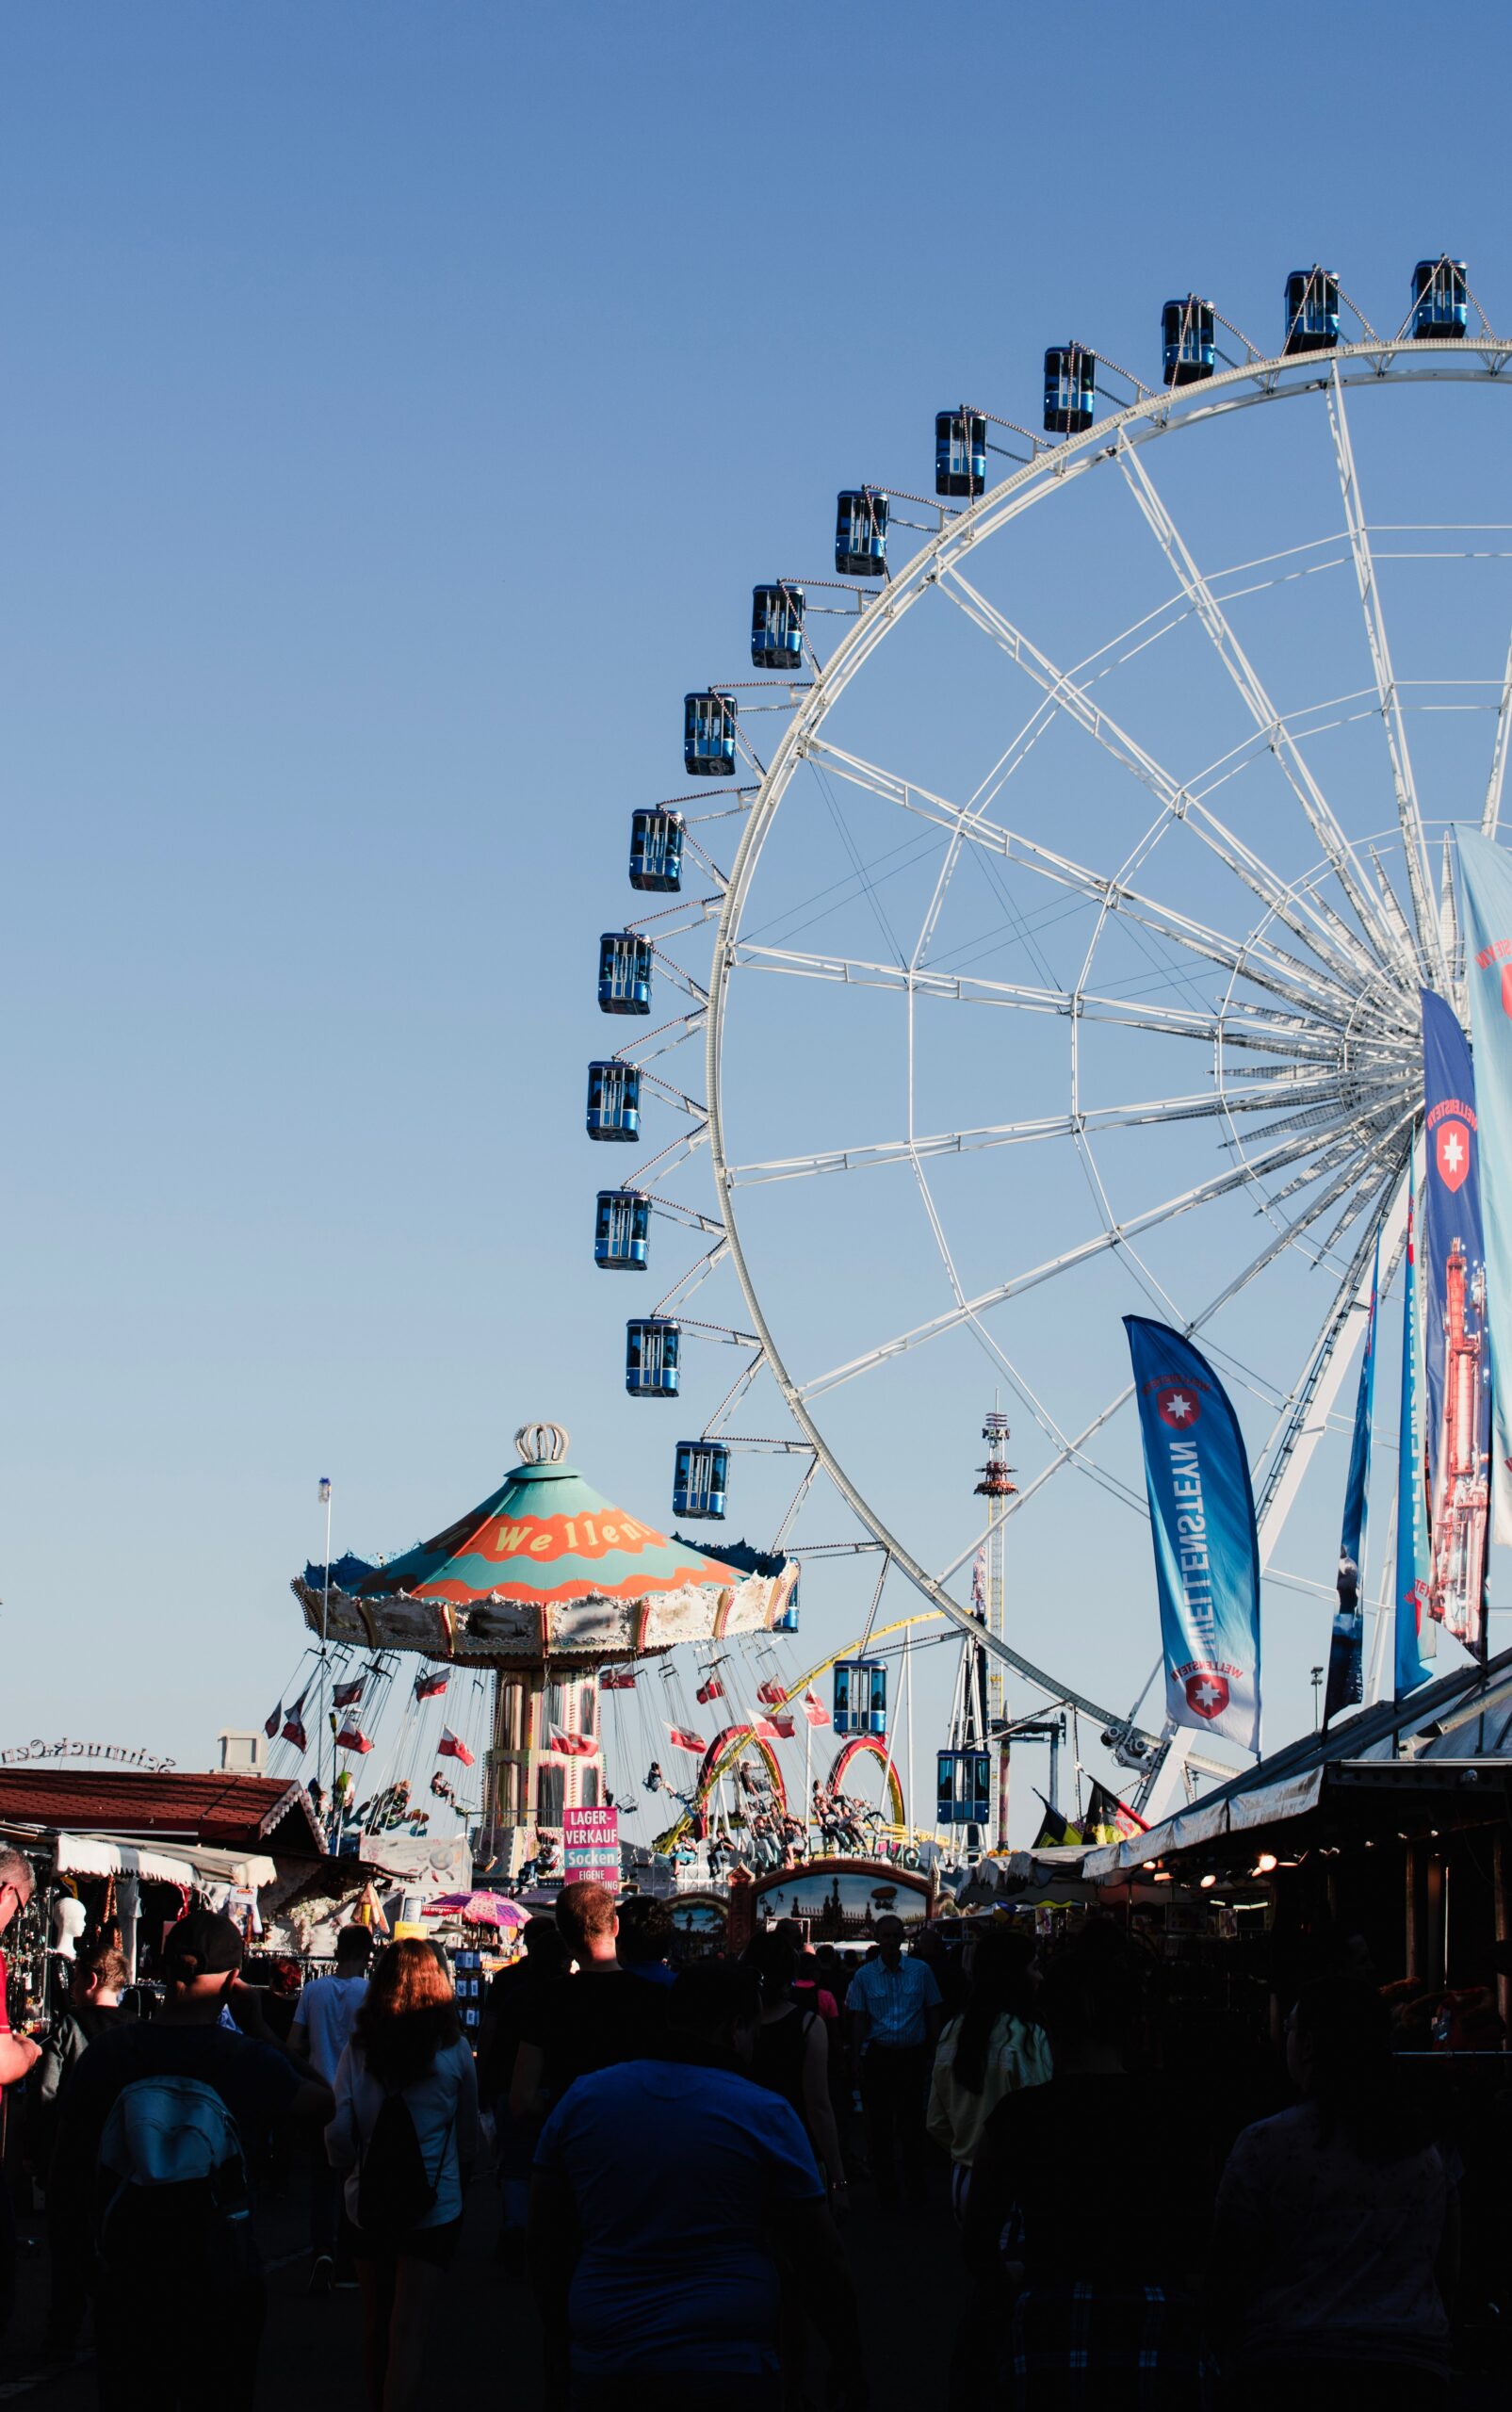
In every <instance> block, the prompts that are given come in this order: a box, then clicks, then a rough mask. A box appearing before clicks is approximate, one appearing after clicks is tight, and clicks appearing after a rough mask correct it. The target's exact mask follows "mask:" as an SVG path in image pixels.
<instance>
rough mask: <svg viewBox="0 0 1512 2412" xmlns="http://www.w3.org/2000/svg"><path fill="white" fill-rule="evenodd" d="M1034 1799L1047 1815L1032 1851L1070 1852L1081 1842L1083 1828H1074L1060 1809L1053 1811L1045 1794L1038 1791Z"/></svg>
mask: <svg viewBox="0 0 1512 2412" xmlns="http://www.w3.org/2000/svg"><path fill="white" fill-rule="evenodd" d="M1034 1798H1035V1800H1036V1801H1038V1802H1039V1803H1040V1805H1041V1806H1042V1808H1043V1809H1044V1812H1045V1815H1044V1817H1042V1818H1041V1819H1040V1821H1039V1832H1038V1833H1037V1834H1036V1835H1035V1836H1034V1839H1033V1841H1032V1843H1031V1844H1030V1846H1029V1848H1030V1850H1069V1849H1070V1847H1071V1846H1072V1844H1073V1843H1079V1842H1080V1841H1081V1828H1080V1827H1079V1826H1073V1825H1072V1823H1071V1821H1070V1819H1069V1818H1068V1817H1062V1815H1061V1812H1060V1811H1059V1809H1052V1808H1051V1807H1050V1804H1049V1801H1047V1800H1046V1798H1045V1795H1044V1794H1043V1792H1038V1791H1036V1793H1035V1795H1034Z"/></svg>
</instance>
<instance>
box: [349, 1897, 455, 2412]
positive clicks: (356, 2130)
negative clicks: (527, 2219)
mask: <svg viewBox="0 0 1512 2412" xmlns="http://www.w3.org/2000/svg"><path fill="white" fill-rule="evenodd" d="M480 2143H481V2129H480V2124H479V2117H478V2078H477V2075H476V2073H475V2071H474V2068H473V2056H472V2053H471V2051H470V2050H469V2049H468V2046H467V2043H466V2040H465V2038H464V2036H463V2031H462V2025H461V2021H460V2020H459V2018H458V2016H457V2010H456V2004H455V2001H454V1998H453V1995H452V1987H451V1980H450V1979H449V1977H448V1976H447V1972H446V1970H445V1968H444V1967H443V1966H442V1964H441V1963H440V1961H439V1960H438V1959H437V1957H436V1954H435V1953H434V1951H432V1949H431V1946H430V1944H429V1943H421V1942H417V1941H414V1940H409V1941H405V1942H400V1943H391V1944H390V1945H389V1947H388V1948H387V1950H386V1951H384V1953H383V1954H382V1958H381V1959H380V1960H379V1962H378V1964H377V1965H376V1966H375V1968H374V1970H373V1973H372V1976H371V1977H370V1979H369V1980H368V1985H367V1995H366V1999H365V2001H364V2002H363V2005H362V2008H361V2009H360V2010H359V2012H358V2013H357V2017H356V2020H355V2022H354V2024H353V2027H352V2032H351V2041H350V2044H349V2045H348V2046H347V2048H346V2050H345V2051H344V2052H343V2054H342V2056H341V2065H340V2067H339V2068H338V2069H337V2071H336V2115H335V2117H334V2118H333V2120H332V2122H331V2125H330V2126H329V2127H327V2129H326V2151H327V2153H328V2154H329V2156H330V2159H331V2165H332V2167H333V2169H339V2170H342V2171H344V2172H345V2173H346V2179H347V2189H346V2192H347V2216H348V2218H349V2219H350V2222H351V2225H352V2228H353V2230H354V2236H353V2248H354V2250H355V2253H356V2257H357V2270H358V2274H359V2276H360V2278H361V2280H362V2289H363V2313H364V2359H365V2365H366V2372H367V2389H368V2401H369V2403H370V2404H371V2406H372V2412H411V2407H412V2406H414V2405H415V2404H417V2403H418V2401H419V2396H420V2388H421V2378H422V2371H421V2356H422V2355H423V2352H424V2347H425V2328H426V2322H427V2319H428V2317H429V2315H430V2310H431V2302H432V2300H433V2298H434V2296H435V2293H436V2290H437V2288H438V2287H439V2285H440V2283H441V2276H442V2273H443V2272H444V2271H445V2270H447V2268H449V2266H450V2263H451V2257H452V2255H453V2254H454V2253H455V2251H456V2249H457V2239H458V2235H459V2233H460V2231H461V2228H462V2208H463V2194H464V2192H465V2191H466V2187H467V2182H468V2179H469V2178H470V2177H471V2176H472V2173H473V2169H474V2167H475V2166H476V2164H477V2161H478V2157H479V2151H480Z"/></svg>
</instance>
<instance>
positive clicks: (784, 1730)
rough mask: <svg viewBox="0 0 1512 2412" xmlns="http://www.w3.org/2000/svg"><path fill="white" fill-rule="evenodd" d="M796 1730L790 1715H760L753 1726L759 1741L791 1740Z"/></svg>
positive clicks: (752, 1729)
mask: <svg viewBox="0 0 1512 2412" xmlns="http://www.w3.org/2000/svg"><path fill="white" fill-rule="evenodd" d="M795 1730H796V1729H795V1727H794V1724H793V1720H792V1719H791V1718H790V1717H758V1718H757V1719H756V1723H755V1724H754V1725H753V1726H752V1728H751V1731H752V1733H753V1734H754V1735H755V1736H756V1740H757V1741H758V1742H790V1741H791V1740H792V1738H793V1734H794V1732H795Z"/></svg>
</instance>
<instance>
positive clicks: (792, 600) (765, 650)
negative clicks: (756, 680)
mask: <svg viewBox="0 0 1512 2412" xmlns="http://www.w3.org/2000/svg"><path fill="white" fill-rule="evenodd" d="M751 660H752V662H753V664H754V665H755V667H756V669H757V670H802V668H803V666H804V590H803V588H802V587H801V586H754V587H753V588H752V590H751Z"/></svg>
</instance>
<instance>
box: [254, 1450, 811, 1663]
mask: <svg viewBox="0 0 1512 2412" xmlns="http://www.w3.org/2000/svg"><path fill="white" fill-rule="evenodd" d="M515 1445H516V1446H517V1447H518V1448H519V1450H520V1452H521V1456H522V1459H523V1462H522V1463H521V1464H519V1465H517V1466H516V1467H515V1468H514V1470H513V1472H512V1474H511V1475H509V1476H508V1477H507V1478H506V1480H505V1482H504V1483H503V1485H502V1487H501V1488H500V1489H499V1490H497V1491H495V1492H494V1493H493V1495H492V1496H491V1497H490V1498H488V1499H485V1500H484V1501H483V1503H482V1505H481V1507H474V1508H472V1509H471V1510H470V1511H469V1513H468V1514H466V1515H465V1516H462V1517H459V1518H458V1520H457V1522H456V1523H455V1524H448V1525H447V1528H446V1530H445V1531H444V1532H441V1533H437V1534H436V1536H435V1538H434V1540H429V1541H421V1542H420V1543H419V1544H418V1545H417V1546H416V1547H415V1548H414V1549H411V1550H407V1551H405V1553H404V1555H403V1556H401V1557H396V1558H391V1559H389V1560H388V1562H387V1563H386V1564H383V1565H369V1564H368V1563H367V1561H366V1559H363V1558H358V1557H352V1556H348V1557H343V1558H339V1559H337V1560H336V1561H335V1562H334V1563H333V1565H332V1567H331V1569H330V1577H329V1582H330V1589H329V1593H328V1591H327V1573H326V1569H325V1568H324V1567H323V1566H316V1565H312V1566H307V1567H306V1568H305V1570H304V1573H303V1574H302V1575H301V1576H299V1577H297V1578H296V1580H295V1583H294V1586H293V1589H294V1591H295V1594H296V1596H297V1597H298V1598H299V1600H300V1602H301V1605H302V1607H303V1609H304V1616H305V1622H306V1623H307V1624H309V1625H310V1627H311V1628H312V1630H313V1631H315V1632H317V1633H318V1632H319V1631H320V1630H321V1628H322V1621H324V1623H325V1630H326V1631H327V1632H328V1634H329V1636H330V1638H331V1639H332V1640H333V1641H344V1642H355V1643H357V1644H359V1645H361V1646H365V1647H366V1648H368V1649H376V1650H414V1651H419V1652H421V1653H423V1654H425V1655H426V1656H428V1657H433V1658H450V1659H455V1660H458V1661H464V1662H468V1663H471V1664H474V1665H504V1664H508V1663H518V1662H520V1661H522V1660H535V1659H544V1658H548V1657H549V1658H558V1657H577V1658H579V1659H586V1660H589V1661H592V1662H597V1663H602V1662H605V1661H609V1660H613V1659H621V1658H628V1657H631V1656H639V1655H642V1654H645V1653H647V1652H659V1651H663V1650H670V1649H672V1648H673V1647H674V1645H675V1643H677V1642H679V1641H709V1640H718V1639H720V1638H722V1637H723V1636H724V1635H725V1634H737V1633H756V1632H761V1631H765V1630H770V1629H771V1627H772V1625H773V1624H774V1623H775V1622H776V1621H777V1619H778V1618H779V1617H781V1615H782V1613H783V1611H784V1609H785V1607H786V1605H787V1603H788V1600H789V1596H790V1594H791V1591H792V1589H793V1585H794V1583H795V1582H796V1580H797V1576H798V1569H797V1567H796V1566H795V1565H794V1564H793V1563H792V1562H791V1561H790V1560H783V1561H781V1562H780V1564H779V1565H778V1567H777V1569H776V1570H775V1571H773V1572H769V1573H742V1572H741V1571H740V1569H739V1568H737V1567H733V1566H726V1565H724V1564H723V1562H722V1561H721V1560H720V1559H718V1558H715V1557H710V1556H706V1555H705V1554H704V1552H703V1551H702V1550H699V1549H695V1548H693V1547H692V1546H691V1544H690V1543H689V1542H687V1541H682V1540H668V1538H667V1536H666V1535H665V1533H658V1531H657V1530H656V1529H655V1527H654V1526H653V1525H650V1524H645V1523H644V1522H643V1521H642V1518H640V1517H639V1516H631V1515H629V1514H627V1513H626V1510H625V1509H624V1508H622V1507H614V1506H613V1505H612V1504H611V1502H610V1501H609V1500H607V1499H605V1498H604V1497H603V1495H602V1493H601V1492H599V1491H595V1490H594V1489H593V1486H592V1484H591V1483H588V1482H585V1481H584V1479H583V1477H582V1475H580V1474H578V1473H577V1470H576V1469H575V1468H574V1467H572V1466H569V1465H566V1464H564V1463H563V1462H562V1459H563V1458H564V1456H565V1453H566V1446H567V1436H566V1434H565V1432H563V1431H562V1429H561V1426H560V1425H547V1424H537V1425H528V1426H524V1427H523V1429H522V1430H521V1431H520V1432H519V1433H517V1434H516V1436H515Z"/></svg>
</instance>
